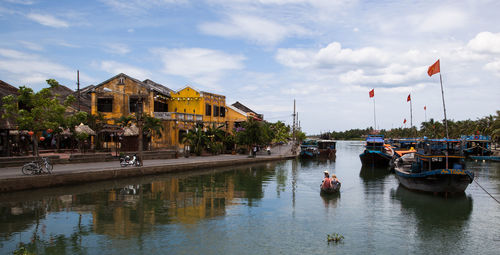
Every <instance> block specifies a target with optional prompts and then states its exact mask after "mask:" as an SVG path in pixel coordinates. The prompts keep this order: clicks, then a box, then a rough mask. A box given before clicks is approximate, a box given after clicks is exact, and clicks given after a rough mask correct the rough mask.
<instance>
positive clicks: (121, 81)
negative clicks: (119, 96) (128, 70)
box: [118, 77, 125, 85]
mask: <svg viewBox="0 0 500 255" xmlns="http://www.w3.org/2000/svg"><path fill="white" fill-rule="evenodd" d="M118 85H125V78H124V77H120V78H118Z"/></svg>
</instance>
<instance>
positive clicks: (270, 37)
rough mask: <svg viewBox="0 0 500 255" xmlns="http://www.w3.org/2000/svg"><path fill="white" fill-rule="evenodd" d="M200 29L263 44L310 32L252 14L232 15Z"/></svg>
mask: <svg viewBox="0 0 500 255" xmlns="http://www.w3.org/2000/svg"><path fill="white" fill-rule="evenodd" d="M199 28H200V30H201V31H202V32H204V33H206V34H209V35H216V36H222V37H226V38H243V39H247V40H249V41H251V42H255V43H257V44H261V45H274V44H276V43H278V42H280V41H282V40H283V39H285V38H286V37H291V36H297V35H298V36H300V35H305V34H308V32H307V30H306V29H304V28H302V27H300V26H297V25H288V26H284V25H281V24H280V23H277V22H274V21H272V20H269V19H265V18H261V17H257V16H250V15H231V16H230V17H229V19H228V20H226V21H224V22H208V23H204V24H201V25H200V27H199Z"/></svg>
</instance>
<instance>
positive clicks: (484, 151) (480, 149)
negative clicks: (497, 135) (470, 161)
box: [460, 135, 491, 157]
mask: <svg viewBox="0 0 500 255" xmlns="http://www.w3.org/2000/svg"><path fill="white" fill-rule="evenodd" d="M460 139H462V140H463V141H464V149H463V151H464V155H465V156H466V157H467V156H490V155H491V137H490V136H486V135H470V136H466V135H463V136H461V137H460Z"/></svg>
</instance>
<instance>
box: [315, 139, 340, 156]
mask: <svg viewBox="0 0 500 255" xmlns="http://www.w3.org/2000/svg"><path fill="white" fill-rule="evenodd" d="M317 143H318V151H319V156H320V157H321V158H328V159H332V160H335V158H336V153H337V149H336V144H337V142H335V141H333V140H318V141H317Z"/></svg>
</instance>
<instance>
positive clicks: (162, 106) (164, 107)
mask: <svg viewBox="0 0 500 255" xmlns="http://www.w3.org/2000/svg"><path fill="white" fill-rule="evenodd" d="M155 112H168V104H166V103H163V102H158V101H155Z"/></svg>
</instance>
